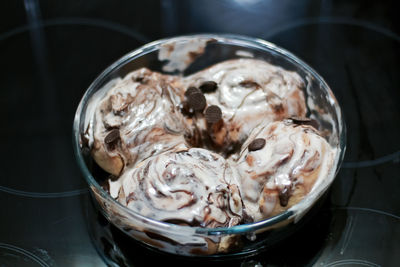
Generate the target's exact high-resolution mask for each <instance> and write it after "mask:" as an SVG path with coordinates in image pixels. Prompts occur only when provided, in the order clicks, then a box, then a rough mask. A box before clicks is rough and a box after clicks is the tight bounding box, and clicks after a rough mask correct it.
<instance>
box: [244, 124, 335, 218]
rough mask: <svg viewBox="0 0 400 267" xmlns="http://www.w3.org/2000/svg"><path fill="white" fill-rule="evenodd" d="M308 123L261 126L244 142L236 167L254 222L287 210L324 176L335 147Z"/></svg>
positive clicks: (331, 161) (329, 165) (331, 160)
mask: <svg viewBox="0 0 400 267" xmlns="http://www.w3.org/2000/svg"><path fill="white" fill-rule="evenodd" d="M310 122H311V121H309V120H307V119H304V120H303V121H300V120H298V119H297V120H296V119H287V120H284V121H276V122H273V123H268V124H264V125H260V126H259V127H257V128H255V129H254V130H253V132H252V134H251V135H250V136H249V138H248V139H247V140H246V142H245V143H244V144H243V146H242V151H241V153H240V157H239V159H238V161H237V170H238V171H239V173H240V177H241V179H242V180H241V185H242V197H243V201H244V206H245V207H246V211H247V214H248V215H250V216H251V217H252V218H253V219H254V220H255V221H259V220H262V219H263V218H268V217H271V216H273V215H276V214H278V213H280V212H282V211H284V210H287V209H288V208H290V207H291V206H293V205H294V204H296V203H298V202H299V201H300V200H302V199H303V198H304V197H305V196H306V195H307V194H308V193H309V192H310V191H311V190H312V188H313V186H314V185H315V183H316V181H317V180H319V179H320V180H321V179H324V178H325V177H327V175H328V172H329V171H330V169H331V168H332V165H333V162H334V156H335V150H333V149H332V148H331V147H330V145H329V144H328V142H327V141H326V140H325V139H324V138H323V137H321V136H320V135H319V134H318V131H317V130H316V129H315V128H313V127H312V126H311V125H309V124H310Z"/></svg>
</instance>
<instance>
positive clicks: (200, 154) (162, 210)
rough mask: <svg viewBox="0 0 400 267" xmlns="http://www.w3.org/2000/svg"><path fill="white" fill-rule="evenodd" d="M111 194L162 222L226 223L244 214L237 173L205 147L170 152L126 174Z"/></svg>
mask: <svg viewBox="0 0 400 267" xmlns="http://www.w3.org/2000/svg"><path fill="white" fill-rule="evenodd" d="M118 183H119V185H120V186H121V187H120V188H119V189H118V186H115V185H112V186H110V188H113V189H112V190H111V192H110V193H111V195H112V196H114V197H117V199H118V201H119V202H121V203H122V204H123V205H126V206H128V207H129V208H130V209H132V210H134V211H136V212H138V213H139V214H142V215H144V216H146V217H150V218H153V219H156V220H159V221H166V222H172V223H179V224H187V225H191V226H201V227H228V226H233V225H236V224H238V223H239V222H240V220H241V217H242V199H241V196H240V190H239V188H240V187H239V178H238V176H237V173H236V172H235V170H234V169H233V168H231V167H230V165H229V164H228V162H226V161H225V159H224V158H222V157H221V156H220V155H218V154H215V153H212V152H210V151H208V150H205V149H201V148H192V149H189V150H185V151H180V152H166V153H162V154H159V155H157V156H154V157H151V158H149V159H148V160H146V161H144V162H142V163H141V164H140V165H139V166H138V167H137V168H134V169H130V170H129V171H128V172H126V173H124V174H123V175H122V176H121V177H120V179H119V181H118Z"/></svg>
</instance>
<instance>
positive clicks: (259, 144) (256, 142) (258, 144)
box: [248, 138, 265, 151]
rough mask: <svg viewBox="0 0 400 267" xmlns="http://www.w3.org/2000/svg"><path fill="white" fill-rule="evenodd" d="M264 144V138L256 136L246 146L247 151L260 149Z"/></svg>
mask: <svg viewBox="0 0 400 267" xmlns="http://www.w3.org/2000/svg"><path fill="white" fill-rule="evenodd" d="M264 146H265V139H264V138H256V139H254V140H253V142H251V143H250V145H249V146H248V149H249V151H256V150H260V149H261V148H263V147H264Z"/></svg>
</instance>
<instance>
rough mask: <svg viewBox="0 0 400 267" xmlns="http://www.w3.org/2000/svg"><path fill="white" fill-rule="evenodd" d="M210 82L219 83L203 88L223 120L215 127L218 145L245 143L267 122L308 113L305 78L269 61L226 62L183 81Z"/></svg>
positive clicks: (188, 85)
mask: <svg viewBox="0 0 400 267" xmlns="http://www.w3.org/2000/svg"><path fill="white" fill-rule="evenodd" d="M207 81H213V82H214V83H215V84H216V85H217V86H216V87H215V88H212V87H211V86H208V88H204V89H203V91H205V94H204V95H205V97H206V100H207V104H208V105H217V106H218V107H219V108H220V109H221V111H222V119H223V125H218V126H217V127H213V129H212V139H213V141H214V145H217V146H223V147H229V146H230V145H232V144H234V143H239V144H241V143H243V141H244V140H245V139H246V138H247V136H248V135H249V133H250V132H251V131H252V130H253V128H254V127H256V126H257V125H258V124H260V123H261V122H263V121H265V122H271V121H275V120H282V119H284V118H288V117H291V116H300V117H302V116H305V114H306V106H305V100H304V95H303V92H302V91H301V88H302V87H303V84H304V82H303V80H302V79H301V77H300V76H299V75H298V74H297V73H295V72H290V71H285V70H284V69H282V68H281V67H278V66H274V65H271V64H269V63H267V62H265V61H262V60H256V59H245V58H242V59H235V60H228V61H224V62H222V63H219V64H216V65H214V66H211V67H209V68H207V69H205V70H203V71H200V72H197V73H195V74H193V75H190V76H188V77H186V78H184V80H183V83H184V85H185V87H186V88H189V87H190V86H194V87H199V88H202V85H203V84H204V83H207ZM203 87H205V86H203ZM217 88H218V89H217ZM203 127H205V126H204V125H203Z"/></svg>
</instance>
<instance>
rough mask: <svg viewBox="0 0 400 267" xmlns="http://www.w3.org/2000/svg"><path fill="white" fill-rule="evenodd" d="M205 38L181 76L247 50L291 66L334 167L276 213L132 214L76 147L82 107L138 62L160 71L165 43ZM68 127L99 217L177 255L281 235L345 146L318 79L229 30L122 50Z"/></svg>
mask: <svg viewBox="0 0 400 267" xmlns="http://www.w3.org/2000/svg"><path fill="white" fill-rule="evenodd" d="M209 40H212V41H211V42H207V45H206V48H205V49H204V51H202V49H200V50H198V51H197V52H198V53H200V54H196V57H194V58H191V59H192V60H194V62H190V63H191V64H190V65H189V66H188V68H186V69H185V70H184V74H185V75H186V74H190V73H192V72H195V71H198V70H200V69H203V68H205V67H208V66H210V65H213V64H215V63H218V62H221V61H224V60H227V59H232V58H238V57H240V56H248V55H252V57H254V58H257V59H263V60H265V61H268V62H270V63H272V64H274V65H278V66H281V67H283V68H284V69H287V70H291V71H296V72H297V73H298V74H299V75H300V76H301V77H302V78H303V80H304V82H305V84H306V86H305V89H304V93H305V96H306V98H307V107H308V114H307V115H308V116H311V117H312V118H314V119H316V120H317V121H318V122H319V125H320V130H321V131H322V132H324V134H325V136H326V139H327V140H328V142H329V143H330V144H331V145H332V146H333V147H335V148H337V149H338V153H337V154H336V159H335V163H334V168H333V170H332V172H330V174H329V176H328V177H326V178H325V179H324V181H325V182H324V183H322V184H320V187H319V188H318V190H313V191H312V192H311V193H310V194H309V195H308V196H307V197H306V198H304V199H303V200H302V201H300V202H299V203H298V204H296V205H294V206H293V207H291V208H290V209H289V210H287V211H284V212H282V213H280V214H278V215H276V216H273V217H271V218H268V219H265V220H263V221H259V222H255V223H251V224H243V225H237V226H233V227H230V228H200V227H190V226H180V225H174V224H169V223H165V222H159V221H156V220H153V219H150V218H146V217H144V216H142V215H140V214H137V213H135V212H134V211H132V210H130V209H128V208H127V207H125V206H122V205H121V204H120V203H119V202H117V201H116V200H114V199H113V198H112V197H111V196H110V195H109V194H108V193H107V192H106V191H105V190H104V189H103V188H102V187H101V186H100V184H99V182H100V180H101V177H100V176H101V173H100V172H98V170H97V171H96V165H95V164H93V162H92V159H91V158H90V156H89V155H88V153H86V151H84V149H82V140H81V135H82V134H83V133H84V131H85V129H86V125H87V123H88V120H89V119H90V118H87V117H86V114H88V113H90V112H88V110H87V108H88V104H89V102H90V99H92V97H93V95H94V94H95V93H96V92H98V91H99V90H100V89H102V88H104V86H105V85H106V84H107V83H108V82H110V81H111V80H112V79H115V78H118V77H124V76H125V75H126V74H128V73H129V72H130V71H133V70H135V69H138V68H140V67H147V68H149V69H151V70H154V71H159V72H164V71H163V70H166V68H165V66H166V65H165V63H166V62H165V61H160V60H159V56H160V55H159V51H160V49H165V48H166V47H168V46H170V45H171V44H173V45H175V46H179V47H185V45H186V44H189V43H190V44H193V43H197V44H199V43H200V44H206V41H209ZM186 59H187V58H186ZM186 59H184V58H183V59H182V60H186ZM169 63H171V61H170V62H169ZM178 63H179V62H178ZM168 65H171V64H168ZM175 66H177V65H175ZM178 66H180V64H178ZM184 67H185V66H184ZM182 69H183V68H182ZM73 130H74V150H75V154H76V157H77V160H78V164H79V166H80V168H81V170H82V172H83V174H84V176H85V178H86V180H87V182H88V183H89V186H90V189H91V193H92V194H93V196H94V197H95V199H96V200H97V203H98V204H99V208H100V210H101V211H102V213H103V214H104V215H105V217H106V218H107V219H108V220H109V221H110V222H112V223H113V224H114V225H115V226H117V227H118V228H120V229H121V230H122V231H124V232H125V233H126V234H128V235H129V236H131V237H133V238H135V239H137V240H139V241H141V242H142V243H144V244H146V245H149V246H151V247H153V248H157V249H160V250H162V251H166V252H170V253H174V254H181V255H197V256H198V255H208V256H212V257H220V256H226V255H228V254H230V255H233V254H234V255H248V254H253V253H255V252H257V251H259V250H260V249H261V248H263V247H265V246H267V245H270V244H271V242H273V240H275V239H276V236H277V235H278V236H279V235H281V236H284V233H285V231H286V232H289V231H287V230H290V228H291V227H292V228H293V225H292V224H296V223H297V222H298V220H299V219H300V218H301V217H302V216H303V215H305V214H306V212H307V211H308V210H309V209H310V208H311V207H312V206H313V205H314V203H315V202H316V201H317V200H318V199H319V198H320V196H321V195H322V194H323V193H324V192H325V191H326V189H327V188H328V187H329V186H330V184H331V183H332V181H333V179H334V176H335V175H336V173H337V171H338V169H339V166H340V163H341V161H342V159H343V156H344V151H345V126H344V121H343V119H342V117H341V111H340V107H339V105H338V103H337V101H336V99H335V97H334V96H333V94H332V92H331V90H330V89H329V87H328V85H327V84H326V83H325V82H324V80H323V79H322V78H321V77H320V76H319V75H318V74H317V73H316V72H315V71H314V70H313V69H312V68H310V67H309V66H307V65H306V64H305V63H304V62H302V61H301V60H300V59H298V58H297V57H295V56H294V55H292V54H291V53H289V52H287V51H285V50H283V49H281V48H279V47H276V46H275V45H273V44H271V43H268V42H266V41H263V40H259V39H254V38H248V37H243V36H235V35H192V36H184V37H177V38H170V39H163V40H160V41H155V42H152V43H150V44H148V45H145V46H143V47H141V48H139V49H136V50H135V51H133V52H131V53H129V54H127V55H125V56H124V57H122V58H121V59H119V60H118V61H116V62H115V63H113V64H112V65H111V66H109V67H108V68H107V69H106V70H105V71H104V72H103V73H102V74H100V76H99V77H97V79H96V80H95V81H94V82H93V83H92V84H91V85H90V87H89V89H88V90H87V91H86V93H85V95H84V96H83V98H82V100H81V102H80V104H79V107H78V109H77V112H76V115H75V120H74V128H73ZM278 228H279V229H278Z"/></svg>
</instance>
